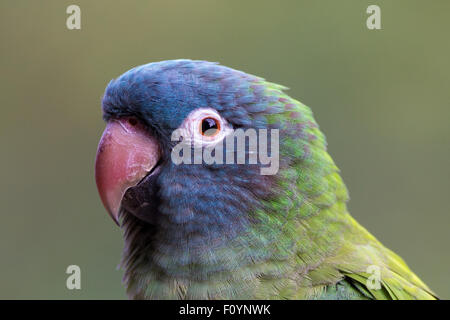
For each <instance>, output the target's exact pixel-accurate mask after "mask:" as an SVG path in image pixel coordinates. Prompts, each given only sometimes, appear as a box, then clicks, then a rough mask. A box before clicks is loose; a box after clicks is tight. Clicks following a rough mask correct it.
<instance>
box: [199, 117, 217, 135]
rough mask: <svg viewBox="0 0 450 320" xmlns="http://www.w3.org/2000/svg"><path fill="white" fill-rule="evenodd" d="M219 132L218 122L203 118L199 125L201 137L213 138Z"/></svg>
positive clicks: (213, 119) (210, 118)
mask: <svg viewBox="0 0 450 320" xmlns="http://www.w3.org/2000/svg"><path fill="white" fill-rule="evenodd" d="M219 132H220V121H219V120H217V119H215V118H212V117H207V118H203V119H202V121H201V123H200V133H201V135H202V136H206V137H214V136H216V135H217V134H219Z"/></svg>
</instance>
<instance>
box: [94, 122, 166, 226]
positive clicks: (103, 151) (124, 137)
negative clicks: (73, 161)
mask: <svg viewBox="0 0 450 320" xmlns="http://www.w3.org/2000/svg"><path fill="white" fill-rule="evenodd" d="M159 157H160V152H159V147H158V143H157V141H156V139H155V138H154V137H152V136H151V135H149V133H148V132H147V130H146V129H145V127H144V126H143V125H142V124H140V123H139V122H137V121H136V120H135V119H133V118H131V119H118V120H111V121H109V122H108V124H107V125H106V128H105V131H104V132H103V135H102V137H101V139H100V143H99V145H98V149H97V157H96V161H95V180H96V183H97V189H98V192H99V195H100V198H101V200H102V202H103V205H104V206H105V208H106V210H107V211H108V213H109V214H110V216H111V217H112V218H113V220H114V221H115V222H116V223H117V224H118V218H119V211H120V207H121V202H122V198H123V196H124V195H125V192H126V191H127V189H129V188H130V187H133V186H135V185H136V184H138V183H139V182H140V181H141V180H142V179H143V178H144V177H145V176H146V175H147V174H148V173H149V172H150V171H151V170H152V169H153V168H154V167H155V165H156V164H157V162H158V160H159Z"/></svg>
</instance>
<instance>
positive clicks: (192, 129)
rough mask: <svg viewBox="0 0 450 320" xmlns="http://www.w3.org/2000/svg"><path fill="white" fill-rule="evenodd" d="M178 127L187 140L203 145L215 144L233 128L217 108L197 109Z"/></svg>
mask: <svg viewBox="0 0 450 320" xmlns="http://www.w3.org/2000/svg"><path fill="white" fill-rule="evenodd" d="M178 129H180V130H181V131H179V132H178V133H179V134H180V135H181V136H182V137H183V139H184V140H185V141H190V142H192V143H194V144H197V145H201V146H206V145H215V144H217V143H219V142H220V141H222V140H223V139H224V138H225V136H227V135H228V134H230V133H231V132H232V130H233V129H232V127H231V126H230V125H229V124H228V123H227V121H226V120H225V119H224V118H223V117H221V116H220V114H219V113H218V112H217V110H214V109H212V108H198V109H195V110H194V111H192V112H191V113H190V114H188V116H187V117H186V119H184V121H183V123H182V124H181V126H180V127H179V128H178ZM174 132H175V131H174ZM177 139H178V138H177ZM175 140H176V139H175ZM176 141H177V140H176Z"/></svg>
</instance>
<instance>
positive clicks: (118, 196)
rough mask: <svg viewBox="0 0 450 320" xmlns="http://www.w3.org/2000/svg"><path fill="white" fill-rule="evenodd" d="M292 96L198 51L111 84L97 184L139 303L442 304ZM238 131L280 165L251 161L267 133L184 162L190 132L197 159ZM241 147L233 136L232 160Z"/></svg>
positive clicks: (140, 68)
mask: <svg viewBox="0 0 450 320" xmlns="http://www.w3.org/2000/svg"><path fill="white" fill-rule="evenodd" d="M286 91H287V88H286V87H284V86H282V85H279V84H276V83H272V82H268V81H266V80H265V79H264V78H261V77H258V76H254V75H251V74H248V73H245V72H242V71H239V70H235V69H232V68H229V67H226V66H223V65H221V64H219V63H216V62H208V61H203V60H190V59H177V60H166V61H160V62H151V63H148V64H144V65H141V66H137V67H134V68H132V69H130V70H129V71H126V72H125V73H123V74H122V75H120V76H119V77H117V78H115V79H113V80H111V81H110V82H109V84H108V85H107V87H106V89H105V92H104V95H103V98H102V101H101V106H102V115H103V120H104V121H105V122H106V128H105V129H104V131H103V134H102V136H101V138H100V142H99V144H98V149H97V154H96V160H95V180H96V185H97V188H98V192H99V195H100V199H101V201H102V203H103V205H104V207H105V208H106V211H107V212H108V213H109V215H110V216H111V218H112V219H113V220H114V222H115V223H116V224H117V225H118V226H119V227H120V229H121V231H122V233H123V239H124V248H123V252H122V258H121V262H120V265H119V267H120V268H121V269H122V270H123V283H124V286H125V287H126V294H127V296H128V298H129V299H189V300H197V299H198V300H201V299H214V300H215V299H217V300H228V299H246V300H247V299H258V300H275V299H276V300H279V299H280V300H284V299H292V300H303V299H311V300H370V299H374V300H406V299H408V300H409V299H419V300H424V299H427V300H428V299H429V300H434V299H438V297H437V295H436V294H435V293H434V292H433V291H431V289H429V288H428V286H427V285H426V284H425V283H424V282H422V280H421V279H419V278H418V276H416V275H415V274H414V273H413V272H412V271H411V270H410V268H409V267H408V266H407V264H406V263H405V262H404V261H403V259H402V258H401V257H399V256H398V255H397V254H396V253H394V252H393V251H391V250H389V249H388V248H386V247H385V246H383V245H382V244H381V243H380V242H379V241H378V240H377V239H376V238H375V237H374V236H373V235H372V234H371V233H369V232H368V231H367V230H366V229H365V228H364V227H362V226H361V225H360V224H359V223H358V222H357V221H356V220H355V219H354V218H353V217H352V216H351V215H350V213H349V211H348V209H347V202H348V200H349V194H348V191H347V188H346V186H345V184H344V182H343V180H342V178H341V175H340V171H339V169H338V167H337V166H336V164H335V163H334V161H333V159H332V158H331V156H330V155H329V153H328V152H327V142H326V138H325V136H324V134H323V133H322V131H321V130H320V129H319V126H318V124H317V122H316V121H315V119H314V117H313V114H312V111H311V109H310V108H309V107H307V106H306V105H304V104H303V103H301V102H299V101H298V100H296V99H294V98H291V97H290V96H288V95H287V93H286ZM181 129H183V130H184V131H183V130H181ZM180 130H181V131H180ZM237 130H242V131H244V132H247V131H246V130H255V132H256V131H257V132H263V130H266V131H265V132H266V137H268V139H267V140H270V141H269V142H267V141H266V142H265V143H266V144H269V145H270V153H271V155H272V156H273V157H272V159H275V156H277V159H278V163H277V166H276V167H275V169H277V170H273V172H271V173H270V174H263V173H262V172H263V171H262V168H265V167H267V161H266V162H265V163H263V161H262V160H261V161H260V162H258V161H256V163H255V162H251V161H250V156H252V155H257V156H261V155H262V153H263V151H264V150H263V149H264V148H262V147H261V148H259V145H262V143H263V140H264V139H263V138H264V135H262V134H261V135H260V136H259V138H258V148H256V149H251V150H244V158H245V159H244V161H241V162H240V163H239V161H238V163H236V161H234V162H233V161H227V162H226V163H221V162H220V161H218V160H221V159H222V158H221V155H220V152H219V151H220V150H219V149H220V148H218V149H214V150H215V151H214V152H213V153H214V154H215V155H216V156H217V157H216V158H215V160H216V161H215V162H212V163H211V161H206V159H205V158H204V159H200V161H196V162H195V161H194V163H192V161H182V162H181V163H179V162H177V161H174V150H176V149H177V150H178V151H179V146H180V144H182V143H183V141H184V143H185V145H187V146H188V148H186V149H183V155H184V153H185V152H186V158H183V159H188V151H189V148H190V149H191V151H194V152H195V150H197V149H199V150H200V151H201V150H203V151H205V150H206V149H207V148H211V147H212V146H214V147H215V148H217V146H220V143H222V144H223V142H224V141H225V140H227V138H229V137H230V136H231V133H232V132H235V131H237ZM269 131H270V132H277V135H270V136H269V134H268V132H269ZM176 132H182V134H178V136H177V135H174V133H176ZM174 137H175V138H174ZM244 138H245V137H244ZM247 138H249V137H247ZM275 140H276V141H275ZM194 142H195V146H194ZM248 144H249V143H248V140H246V142H245V146H247V145H248ZM195 148H196V149H195ZM233 148H234V149H233ZM194 149H195V150H194ZM268 149H269V148H267V150H268ZM218 150H219V151H218ZM238 151H239V150H237V149H236V146H232V147H229V145H227V150H225V153H222V157H225V155H228V154H234V153H237V152H238ZM179 154H180V153H179ZM267 154H268V153H267ZM267 154H266V158H267ZM189 159H190V158H189ZM189 159H188V160H189ZM230 159H231V157H230ZM261 159H263V157H261ZM228 162H232V163H228ZM274 166H275V165H274Z"/></svg>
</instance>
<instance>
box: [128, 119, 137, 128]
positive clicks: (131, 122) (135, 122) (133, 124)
mask: <svg viewBox="0 0 450 320" xmlns="http://www.w3.org/2000/svg"><path fill="white" fill-rule="evenodd" d="M128 123H129V124H130V125H132V126H133V127H134V126H136V125H137V124H138V121H137V120H136V119H135V118H129V119H128Z"/></svg>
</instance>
